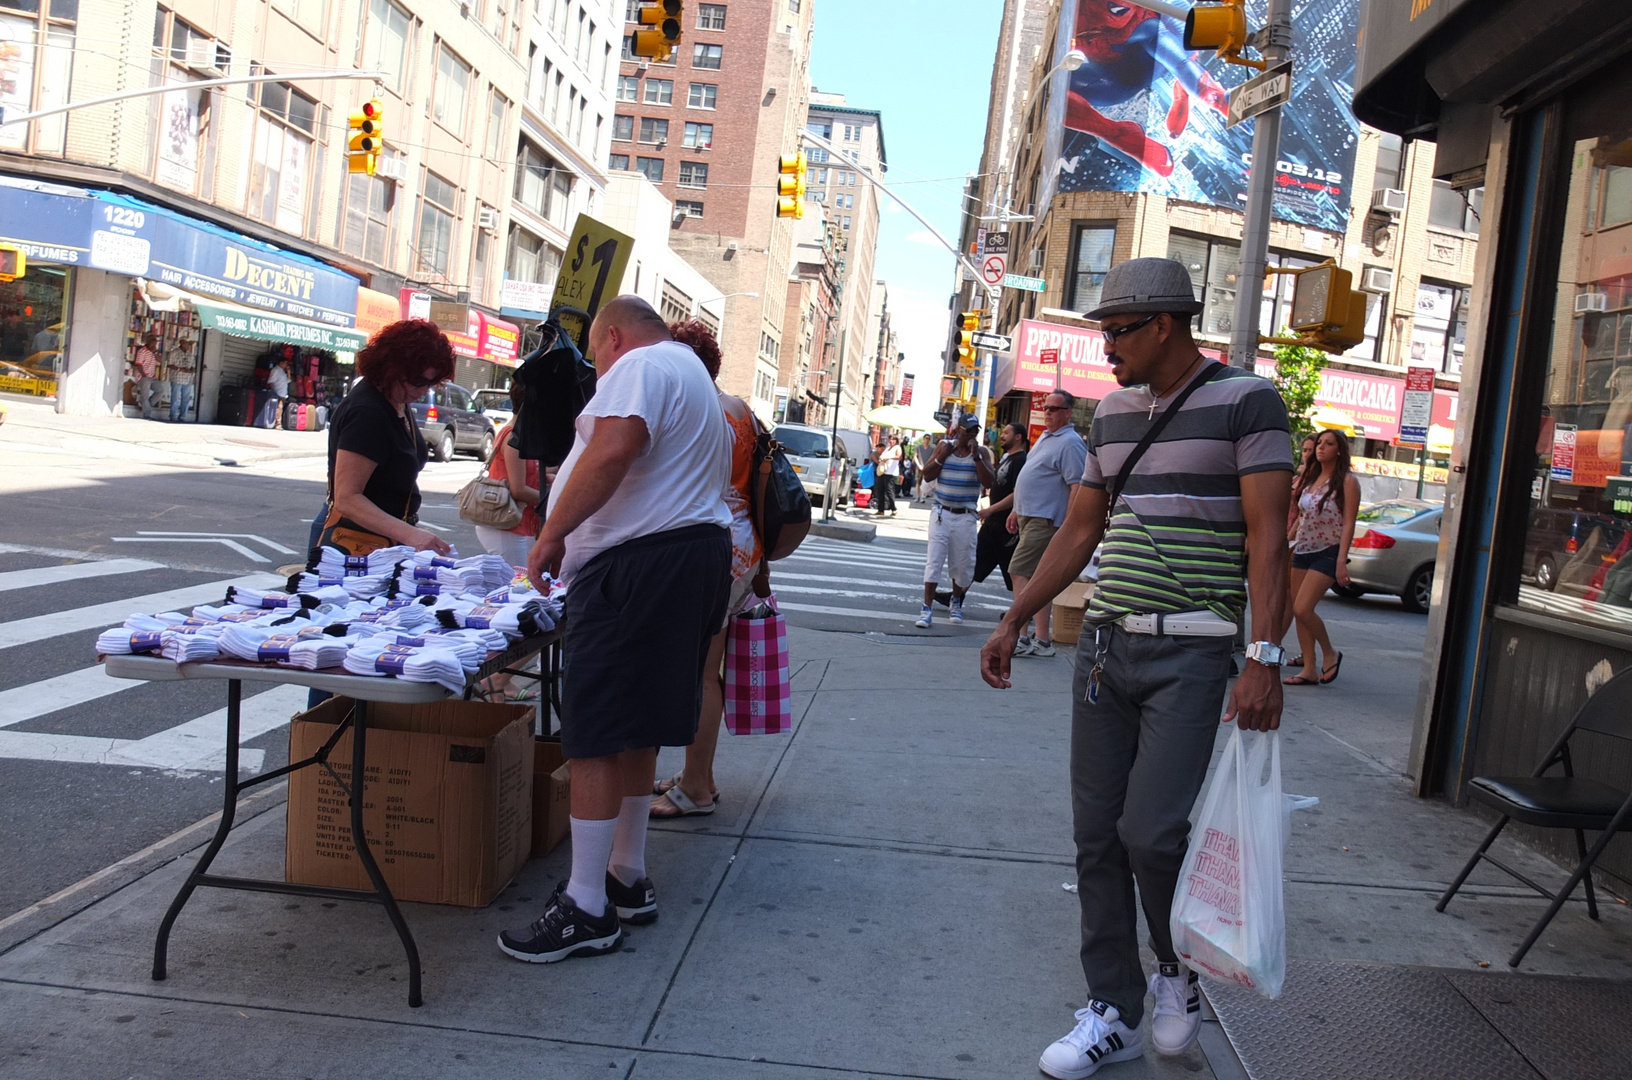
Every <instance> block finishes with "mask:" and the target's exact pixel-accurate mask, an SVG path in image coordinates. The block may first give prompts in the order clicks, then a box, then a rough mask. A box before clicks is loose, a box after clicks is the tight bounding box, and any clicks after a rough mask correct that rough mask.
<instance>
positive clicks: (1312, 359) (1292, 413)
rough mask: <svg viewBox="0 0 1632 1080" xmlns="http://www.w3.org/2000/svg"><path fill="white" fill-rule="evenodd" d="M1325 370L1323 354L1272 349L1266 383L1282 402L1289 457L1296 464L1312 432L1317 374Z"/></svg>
mask: <svg viewBox="0 0 1632 1080" xmlns="http://www.w3.org/2000/svg"><path fill="white" fill-rule="evenodd" d="M1325 366H1326V354H1325V353H1323V352H1321V351H1320V350H1319V349H1311V348H1309V347H1308V346H1306V345H1277V346H1276V347H1275V374H1274V375H1272V376H1270V381H1271V382H1273V383H1274V384H1275V389H1277V390H1279V391H1280V392H1281V400H1282V401H1284V402H1286V415H1287V418H1288V419H1289V420H1291V422H1292V451H1293V454H1292V457H1293V460H1294V461H1296V460H1298V447H1299V446H1301V445H1302V444H1303V440H1304V438H1305V437H1306V436H1308V435H1310V434H1312V433H1313V432H1314V430H1315V428H1314V425H1313V424H1311V423H1310V422H1309V414H1310V413H1311V412H1312V411H1314V407H1315V395H1316V394H1317V393H1319V392H1320V372H1321V369H1322V368H1324V367H1325Z"/></svg>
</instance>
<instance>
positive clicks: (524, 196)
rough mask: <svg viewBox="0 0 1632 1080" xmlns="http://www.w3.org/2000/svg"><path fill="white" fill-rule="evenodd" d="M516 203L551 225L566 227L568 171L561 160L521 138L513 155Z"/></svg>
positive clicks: (569, 190)
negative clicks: (518, 149)
mask: <svg viewBox="0 0 1632 1080" xmlns="http://www.w3.org/2000/svg"><path fill="white" fill-rule="evenodd" d="M513 196H514V198H515V201H516V204H517V205H519V206H521V207H522V208H524V209H526V210H529V211H531V212H532V213H533V214H535V215H537V216H538V217H540V218H543V219H544V220H545V221H548V222H549V223H550V224H552V225H556V226H559V227H560V228H563V229H564V228H566V227H567V202H568V200H569V199H570V198H571V197H572V174H571V173H570V172H568V171H567V170H566V169H564V168H562V166H561V163H560V162H558V161H556V160H555V159H554V158H553V157H551V156H550V155H548V154H546V153H545V152H544V151H542V150H540V149H538V148H537V147H536V146H534V145H533V144H532V143H529V142H525V141H523V142H522V144H521V149H520V151H519V152H518V153H517V154H516V184H515V190H514V192H513Z"/></svg>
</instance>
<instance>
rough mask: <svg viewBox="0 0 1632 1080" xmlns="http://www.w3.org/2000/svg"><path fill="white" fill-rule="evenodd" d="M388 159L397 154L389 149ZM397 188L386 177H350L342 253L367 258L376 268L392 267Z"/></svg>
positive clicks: (341, 238)
mask: <svg viewBox="0 0 1632 1080" xmlns="http://www.w3.org/2000/svg"><path fill="white" fill-rule="evenodd" d="M384 156H385V158H386V159H387V160H394V159H395V158H396V156H397V155H396V154H395V152H394V151H392V150H390V149H389V148H387V149H386V151H385V155H384ZM396 208H397V185H396V183H395V182H394V181H391V180H387V179H385V177H383V176H367V175H364V174H363V173H350V174H348V175H347V177H346V191H345V206H344V209H343V214H344V217H343V219H342V221H341V225H340V250H341V251H344V252H345V253H346V254H348V255H355V256H357V257H358V258H360V259H366V260H367V261H368V262H371V263H373V264H374V265H376V266H389V265H390V256H391V249H392V247H393V246H394V244H393V242H392V228H393V226H394V224H395V221H396Z"/></svg>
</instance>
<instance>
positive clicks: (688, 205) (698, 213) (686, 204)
mask: <svg viewBox="0 0 1632 1080" xmlns="http://www.w3.org/2000/svg"><path fill="white" fill-rule="evenodd" d="M674 209H675V212H676V213H681V214H684V215H686V216H687V217H695V218H700V217H702V216H703V204H702V203H700V202H697V201H696V200H694V199H678V200H676V201H675V204H674Z"/></svg>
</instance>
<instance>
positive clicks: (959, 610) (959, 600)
mask: <svg viewBox="0 0 1632 1080" xmlns="http://www.w3.org/2000/svg"><path fill="white" fill-rule="evenodd" d="M951 607H952V614H951V615H950V616H949V618H951V620H952V621H953V622H955V623H961V622H962V621H963V597H961V596H954V597H953V598H952V604H951Z"/></svg>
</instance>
